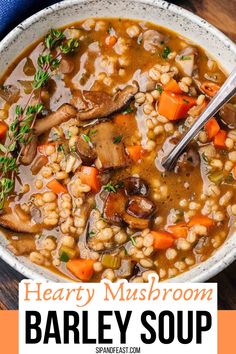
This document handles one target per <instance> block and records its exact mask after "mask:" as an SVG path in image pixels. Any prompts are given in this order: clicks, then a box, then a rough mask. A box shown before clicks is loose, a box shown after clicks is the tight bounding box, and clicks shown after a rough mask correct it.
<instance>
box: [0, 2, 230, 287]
mask: <svg viewBox="0 0 236 354" xmlns="http://www.w3.org/2000/svg"><path fill="white" fill-rule="evenodd" d="M92 1H93V0H92ZM89 2H91V0H66V1H62V2H60V3H56V4H54V5H52V6H49V7H47V8H45V9H43V10H41V11H39V12H37V13H36V14H34V15H33V16H31V17H29V18H28V19H27V20H25V21H23V22H22V23H21V24H19V25H18V26H17V27H16V28H15V29H13V30H12V31H11V32H10V33H9V34H8V35H7V36H6V37H5V38H4V39H3V40H2V41H1V42H0V51H1V50H4V48H6V47H7V46H8V45H9V44H11V43H12V42H13V41H14V40H17V38H18V37H19V36H20V35H21V34H22V32H23V31H24V30H25V29H27V28H28V27H30V26H31V25H32V24H33V23H35V22H38V21H39V20H40V19H43V17H45V16H47V15H50V14H51V13H52V12H54V11H58V10H62V9H66V8H67V7H71V6H73V5H77V4H84V3H89ZM97 2H99V1H97ZM107 2H108V3H110V1H107ZM131 2H136V3H139V4H140V3H141V4H144V5H152V6H156V7H158V8H160V9H164V10H169V11H170V12H172V13H173V14H175V15H180V16H184V17H185V18H186V19H187V20H188V21H190V22H192V23H193V24H195V25H197V26H198V27H199V30H200V29H201V28H202V29H203V30H205V31H206V32H208V33H210V34H212V35H213V36H214V37H216V38H217V39H218V40H219V41H220V42H222V44H224V45H225V46H227V47H228V49H229V50H230V51H232V53H234V56H235V57H236V45H235V44H234V43H233V42H232V41H231V40H230V39H229V38H228V37H226V36H225V35H224V34H223V33H222V32H220V31H219V30H218V29H217V28H215V27H214V26H212V25H211V24H209V23H208V22H207V21H205V20H203V19H202V18H200V17H198V16H196V15H195V14H193V13H191V12H189V11H187V10H185V9H183V8H181V7H179V6H176V5H173V4H170V3H167V2H165V1H161V0H132V1H131ZM111 17H112V16H111ZM124 17H128V16H124ZM65 25H66V23H65ZM195 42H196V43H197V42H198V41H197V40H196V41H195ZM205 49H207V48H205ZM234 61H235V60H234ZM6 65H8V63H7V64H6ZM219 252H220V253H221V254H219ZM219 255H220V257H219ZM0 257H1V258H2V259H3V260H4V261H5V262H7V263H8V264H9V265H10V266H12V267H13V268H14V269H15V270H17V271H18V272H20V273H21V274H22V275H24V276H25V277H27V278H31V279H40V280H44V281H55V282H62V281H63V282H67V281H70V280H68V279H67V278H64V277H63V276H58V275H56V274H54V273H53V272H51V271H48V270H47V269H44V268H42V267H39V266H37V265H33V264H31V263H30V265H29V261H26V259H25V258H24V257H16V256H14V255H13V254H12V253H10V252H9V251H8V250H7V249H6V247H5V245H4V244H3V245H2V244H0ZM235 259H236V241H235V240H234V241H233V242H232V240H231V239H230V238H229V239H227V240H226V241H225V242H224V244H223V245H222V246H221V247H220V249H219V251H216V253H215V254H214V255H213V256H211V257H210V258H209V259H208V260H206V261H205V262H203V263H201V264H199V265H197V266H195V267H193V268H192V269H191V270H189V271H187V272H185V273H183V274H181V275H178V276H177V277H175V278H173V279H170V280H168V282H203V281H206V280H208V279H209V278H211V277H213V276H214V275H216V274H217V273H219V272H220V271H222V270H223V269H224V268H226V267H227V266H228V265H229V264H231V263H232V262H233V261H234V260H235ZM27 263H28V264H27Z"/></svg>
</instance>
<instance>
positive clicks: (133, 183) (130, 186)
mask: <svg viewBox="0 0 236 354" xmlns="http://www.w3.org/2000/svg"><path fill="white" fill-rule="evenodd" d="M122 182H123V183H124V188H125V192H126V194H127V195H143V196H146V195H148V186H147V185H146V183H145V181H144V180H143V179H142V178H139V177H128V178H125V179H124V180H123V181H122Z"/></svg>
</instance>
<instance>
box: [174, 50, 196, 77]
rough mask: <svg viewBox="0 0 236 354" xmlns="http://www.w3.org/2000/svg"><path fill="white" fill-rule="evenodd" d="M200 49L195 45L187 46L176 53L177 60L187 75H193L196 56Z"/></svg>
mask: <svg viewBox="0 0 236 354" xmlns="http://www.w3.org/2000/svg"><path fill="white" fill-rule="evenodd" d="M197 54H198V51H197V49H196V48H194V47H190V46H189V47H186V48H184V49H182V50H181V51H180V52H179V53H178V55H176V58H175V61H176V63H177V64H178V66H179V67H180V69H181V70H182V71H183V73H184V74H185V75H188V76H192V73H193V69H194V63H195V56H196V55H197Z"/></svg>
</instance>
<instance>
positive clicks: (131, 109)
mask: <svg viewBox="0 0 236 354" xmlns="http://www.w3.org/2000/svg"><path fill="white" fill-rule="evenodd" d="M133 111H134V109H133V108H132V107H130V106H128V107H127V108H126V109H124V110H123V112H122V114H129V113H132V112H133Z"/></svg>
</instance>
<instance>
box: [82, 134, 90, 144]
mask: <svg viewBox="0 0 236 354" xmlns="http://www.w3.org/2000/svg"><path fill="white" fill-rule="evenodd" d="M81 136H82V138H83V139H84V141H86V143H91V139H90V137H89V135H87V134H81Z"/></svg>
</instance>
